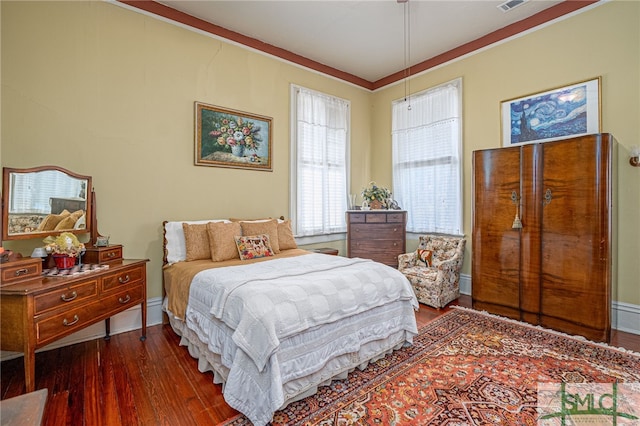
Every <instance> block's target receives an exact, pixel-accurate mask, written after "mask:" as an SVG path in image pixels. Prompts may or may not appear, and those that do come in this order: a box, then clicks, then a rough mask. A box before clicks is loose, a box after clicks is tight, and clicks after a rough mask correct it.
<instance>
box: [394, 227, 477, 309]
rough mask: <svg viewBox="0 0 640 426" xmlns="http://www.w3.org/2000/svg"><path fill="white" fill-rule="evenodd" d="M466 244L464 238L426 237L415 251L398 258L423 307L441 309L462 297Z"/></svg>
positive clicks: (421, 238) (421, 239)
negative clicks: (461, 274) (461, 288)
mask: <svg viewBox="0 0 640 426" xmlns="http://www.w3.org/2000/svg"><path fill="white" fill-rule="evenodd" d="M465 244H466V239H465V238H464V236H451V235H423V236H421V237H420V243H419V244H418V249H417V250H416V251H414V252H411V253H405V254H401V255H400V256H398V270H399V271H400V272H402V273H403V274H404V275H405V276H406V277H407V278H408V279H409V281H410V282H411V285H412V286H413V290H414V291H415V293H416V297H417V298H418V301H419V302H420V303H424V304H426V305H429V306H433V307H434V308H438V309H439V308H443V307H445V306H446V305H447V303H449V302H451V301H452V300H455V299H457V298H458V297H460V269H462V262H463V260H464V246H465Z"/></svg>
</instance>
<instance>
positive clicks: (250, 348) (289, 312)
mask: <svg viewBox="0 0 640 426" xmlns="http://www.w3.org/2000/svg"><path fill="white" fill-rule="evenodd" d="M388 304H391V305H394V304H396V305H398V306H399V307H400V306H404V308H398V309H394V312H401V311H402V312H403V313H402V314H401V315H399V314H394V316H393V318H392V317H391V316H389V317H387V318H381V320H380V322H381V324H384V326H383V327H380V328H381V329H382V330H385V331H384V333H385V335H382V336H381V335H377V336H373V335H371V336H369V337H368V338H367V339H369V340H372V339H383V338H386V337H388V336H389V335H391V334H392V333H396V335H397V333H401V334H400V335H401V336H405V337H403V338H402V339H403V340H405V341H407V342H410V341H411V338H412V337H413V335H415V334H416V333H417V328H416V326H415V317H414V315H413V312H412V310H413V309H417V308H418V303H417V300H416V298H415V295H414V293H413V290H412V288H411V286H410V284H409V282H408V281H407V280H406V278H405V277H404V275H402V274H401V273H400V272H398V271H397V270H395V269H393V268H391V267H388V266H385V265H382V264H379V263H376V262H373V261H370V260H364V259H348V258H344V257H339V256H327V255H323V254H309V255H304V256H298V257H293V258H284V259H274V260H272V261H269V262H263V263H257V264H252V265H243V266H232V267H225V268H215V269H210V270H206V271H202V272H200V273H198V274H197V275H196V276H195V278H194V280H193V282H192V284H191V289H190V294H189V303H188V308H187V315H186V322H187V327H189V328H190V329H191V330H193V331H194V332H196V333H197V334H198V335H199V338H200V339H201V340H202V341H203V342H205V343H207V345H208V346H209V349H210V350H211V351H212V352H215V353H219V354H221V362H222V363H223V364H224V365H225V367H226V368H228V369H229V376H228V377H227V378H226V380H227V381H226V384H225V391H224V393H225V399H226V400H227V402H229V404H230V405H232V406H233V407H234V408H236V409H238V410H240V411H242V412H243V413H244V414H245V415H247V417H249V418H250V419H251V420H252V421H253V422H254V423H255V424H264V423H266V422H268V421H269V420H271V415H272V414H273V412H274V411H275V410H277V409H278V408H280V406H281V405H282V404H283V403H284V401H285V400H286V395H284V390H283V382H282V372H281V371H280V368H281V366H282V363H281V362H280V361H279V357H278V355H279V350H280V349H281V342H283V341H286V342H287V345H288V344H289V343H290V342H291V341H292V339H293V340H295V339H296V338H297V335H298V334H300V333H304V332H308V331H310V330H312V331H313V330H314V328H318V327H327V325H330V326H331V327H329V328H335V329H334V331H333V333H335V330H337V329H342V328H341V327H334V325H335V324H339V322H338V321H339V320H341V319H349V320H352V319H356V318H358V317H360V316H361V314H365V313H366V312H367V311H369V310H371V309H373V308H376V307H381V306H383V305H388ZM207 314H208V315H210V316H211V317H213V318H216V319H217V320H219V321H221V322H222V323H224V324H225V326H226V327H228V328H229V329H230V330H232V340H233V344H232V345H229V344H225V343H224V342H223V341H221V339H220V338H219V335H221V334H220V333H216V332H215V331H214V332H211V331H210V330H208V328H209V327H208V326H207V325H205V323H206V322H207V321H209V320H208V319H207V318H206V315H207ZM409 317H411V318H410V321H409V319H408V318H409ZM367 332H368V333H370V331H367ZM344 333H345V334H344V336H341V335H339V334H333V337H335V340H336V341H339V339H345V341H349V340H351V341H353V340H354V337H353V336H361V335H362V328H358V327H355V328H354V327H346V328H345V331H344ZM227 335H228V333H227ZM359 339H362V338H361V337H357V338H356V339H355V342H353V343H352V344H351V345H350V346H351V348H350V349H349V350H355V351H357V350H358V348H359V347H360V346H361V345H363V344H364V342H363V341H359ZM287 345H284V347H285V348H286V347H287ZM329 346H331V345H329ZM342 346H344V345H342ZM230 348H232V349H231V350H230ZM335 350H336V351H337V352H336V356H338V355H343V354H344V353H345V348H344V347H336V348H335ZM280 355H282V354H280ZM331 356H333V355H328V356H327V359H330V358H331ZM280 358H282V357H280ZM294 373H295V372H294ZM256 389H259V391H258V392H256V391H255V390H256ZM252 390H253V395H252V396H251V397H250V398H246V396H245V395H246V393H247V392H252Z"/></svg>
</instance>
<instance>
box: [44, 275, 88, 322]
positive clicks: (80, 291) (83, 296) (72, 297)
mask: <svg viewBox="0 0 640 426" xmlns="http://www.w3.org/2000/svg"><path fill="white" fill-rule="evenodd" d="M97 295H98V280H97V279H96V280H93V281H89V282H83V283H79V284H76V285H70V286H68V287H65V288H61V289H58V290H55V291H51V292H48V293H44V294H40V295H37V296H34V298H33V299H34V304H35V313H36V315H38V314H40V313H42V312H44V311H47V310H49V309H56V308H62V309H64V310H65V311H66V310H67V309H69V308H71V307H73V306H76V305H78V304H80V303H84V302H86V301H87V299H90V298H92V297H96V296H97Z"/></svg>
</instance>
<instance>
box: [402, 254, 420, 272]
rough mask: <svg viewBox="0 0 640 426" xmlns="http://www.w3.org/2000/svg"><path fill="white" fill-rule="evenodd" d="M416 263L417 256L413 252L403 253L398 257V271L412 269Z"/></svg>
mask: <svg viewBox="0 0 640 426" xmlns="http://www.w3.org/2000/svg"><path fill="white" fill-rule="evenodd" d="M417 261H418V254H417V253H416V252H415V251H414V252H411V253H404V254H401V255H399V256H398V271H402V270H403V269H406V268H412V267H414V266H416V263H417Z"/></svg>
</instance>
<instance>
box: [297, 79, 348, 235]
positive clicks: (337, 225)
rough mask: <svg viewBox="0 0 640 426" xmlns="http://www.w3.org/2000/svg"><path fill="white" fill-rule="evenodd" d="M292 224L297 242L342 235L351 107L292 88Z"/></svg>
mask: <svg viewBox="0 0 640 426" xmlns="http://www.w3.org/2000/svg"><path fill="white" fill-rule="evenodd" d="M291 105H292V106H293V107H292V115H293V119H292V120H291V122H292V125H293V129H292V132H291V134H292V146H291V156H292V167H291V170H292V179H291V182H292V186H293V188H292V199H291V203H292V205H291V218H292V219H293V224H294V233H295V234H296V236H300V237H302V236H313V235H326V234H332V233H338V232H345V231H346V223H345V210H346V209H347V192H348V182H347V176H348V138H349V120H350V116H349V102H348V101H346V100H344V99H340V98H336V97H333V96H329V95H326V94H324V93H320V92H316V91H313V90H309V89H305V88H302V87H299V86H292V103H291Z"/></svg>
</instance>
